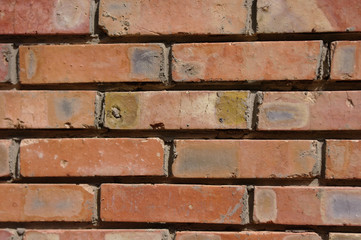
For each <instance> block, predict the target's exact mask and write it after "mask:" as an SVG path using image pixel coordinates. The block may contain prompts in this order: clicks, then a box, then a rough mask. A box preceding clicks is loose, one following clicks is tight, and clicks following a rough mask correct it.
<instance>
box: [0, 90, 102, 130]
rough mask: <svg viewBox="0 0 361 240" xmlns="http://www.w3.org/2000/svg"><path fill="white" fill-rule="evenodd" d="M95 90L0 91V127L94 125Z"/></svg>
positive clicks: (72, 126) (82, 126)
mask: <svg viewBox="0 0 361 240" xmlns="http://www.w3.org/2000/svg"><path fill="white" fill-rule="evenodd" d="M95 98H96V92H93V91H0V128H89V127H94V126H95V124H94V120H95V116H94V111H95V105H94V102H95Z"/></svg>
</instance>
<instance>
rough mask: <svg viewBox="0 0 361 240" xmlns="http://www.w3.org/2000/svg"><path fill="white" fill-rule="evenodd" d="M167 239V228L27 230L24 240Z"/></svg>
mask: <svg viewBox="0 0 361 240" xmlns="http://www.w3.org/2000/svg"><path fill="white" fill-rule="evenodd" d="M43 239H44V240H79V239H88V240H127V239H129V240H130V239H131V240H168V239H170V238H169V232H168V230H163V229H159V230H140V229H134V230H113V229H107V230H105V229H89V230H86V229H82V230H27V231H26V232H25V235H24V240H43Z"/></svg>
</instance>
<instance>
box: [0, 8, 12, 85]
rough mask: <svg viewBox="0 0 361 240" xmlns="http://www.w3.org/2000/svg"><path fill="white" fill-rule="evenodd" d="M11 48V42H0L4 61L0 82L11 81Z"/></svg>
mask: <svg viewBox="0 0 361 240" xmlns="http://www.w3.org/2000/svg"><path fill="white" fill-rule="evenodd" d="M0 9H1V4H0ZM0 12H1V11H0ZM0 25H1V20H0ZM0 31H1V28H0ZM11 48H12V47H11V45H10V44H0V56H1V57H2V61H0V83H4V82H10V81H11V69H10V66H11V63H12V56H11V54H12V49H11Z"/></svg>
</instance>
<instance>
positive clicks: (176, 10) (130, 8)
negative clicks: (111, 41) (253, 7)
mask: <svg viewBox="0 0 361 240" xmlns="http://www.w3.org/2000/svg"><path fill="white" fill-rule="evenodd" d="M247 15H248V14H247V7H246V1H245V0H198V1H193V0H183V1H178V0H168V1H162V0H101V1H100V6H99V25H100V27H102V28H103V29H104V31H105V32H106V33H107V34H108V35H109V36H122V35H164V34H244V33H246V22H247V20H248V16H247Z"/></svg>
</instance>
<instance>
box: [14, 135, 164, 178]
mask: <svg viewBox="0 0 361 240" xmlns="http://www.w3.org/2000/svg"><path fill="white" fill-rule="evenodd" d="M20 173H21V175H22V176H24V177H66V176H81V177H83V176H164V175H165V174H166V172H165V166H164V151H163V141H161V140H160V139H156V138H150V139H131V138H123V139H122V138H93V139H91V138H88V139H87V138H80V139H39V140H37V139H25V140H23V141H21V145H20Z"/></svg>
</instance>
